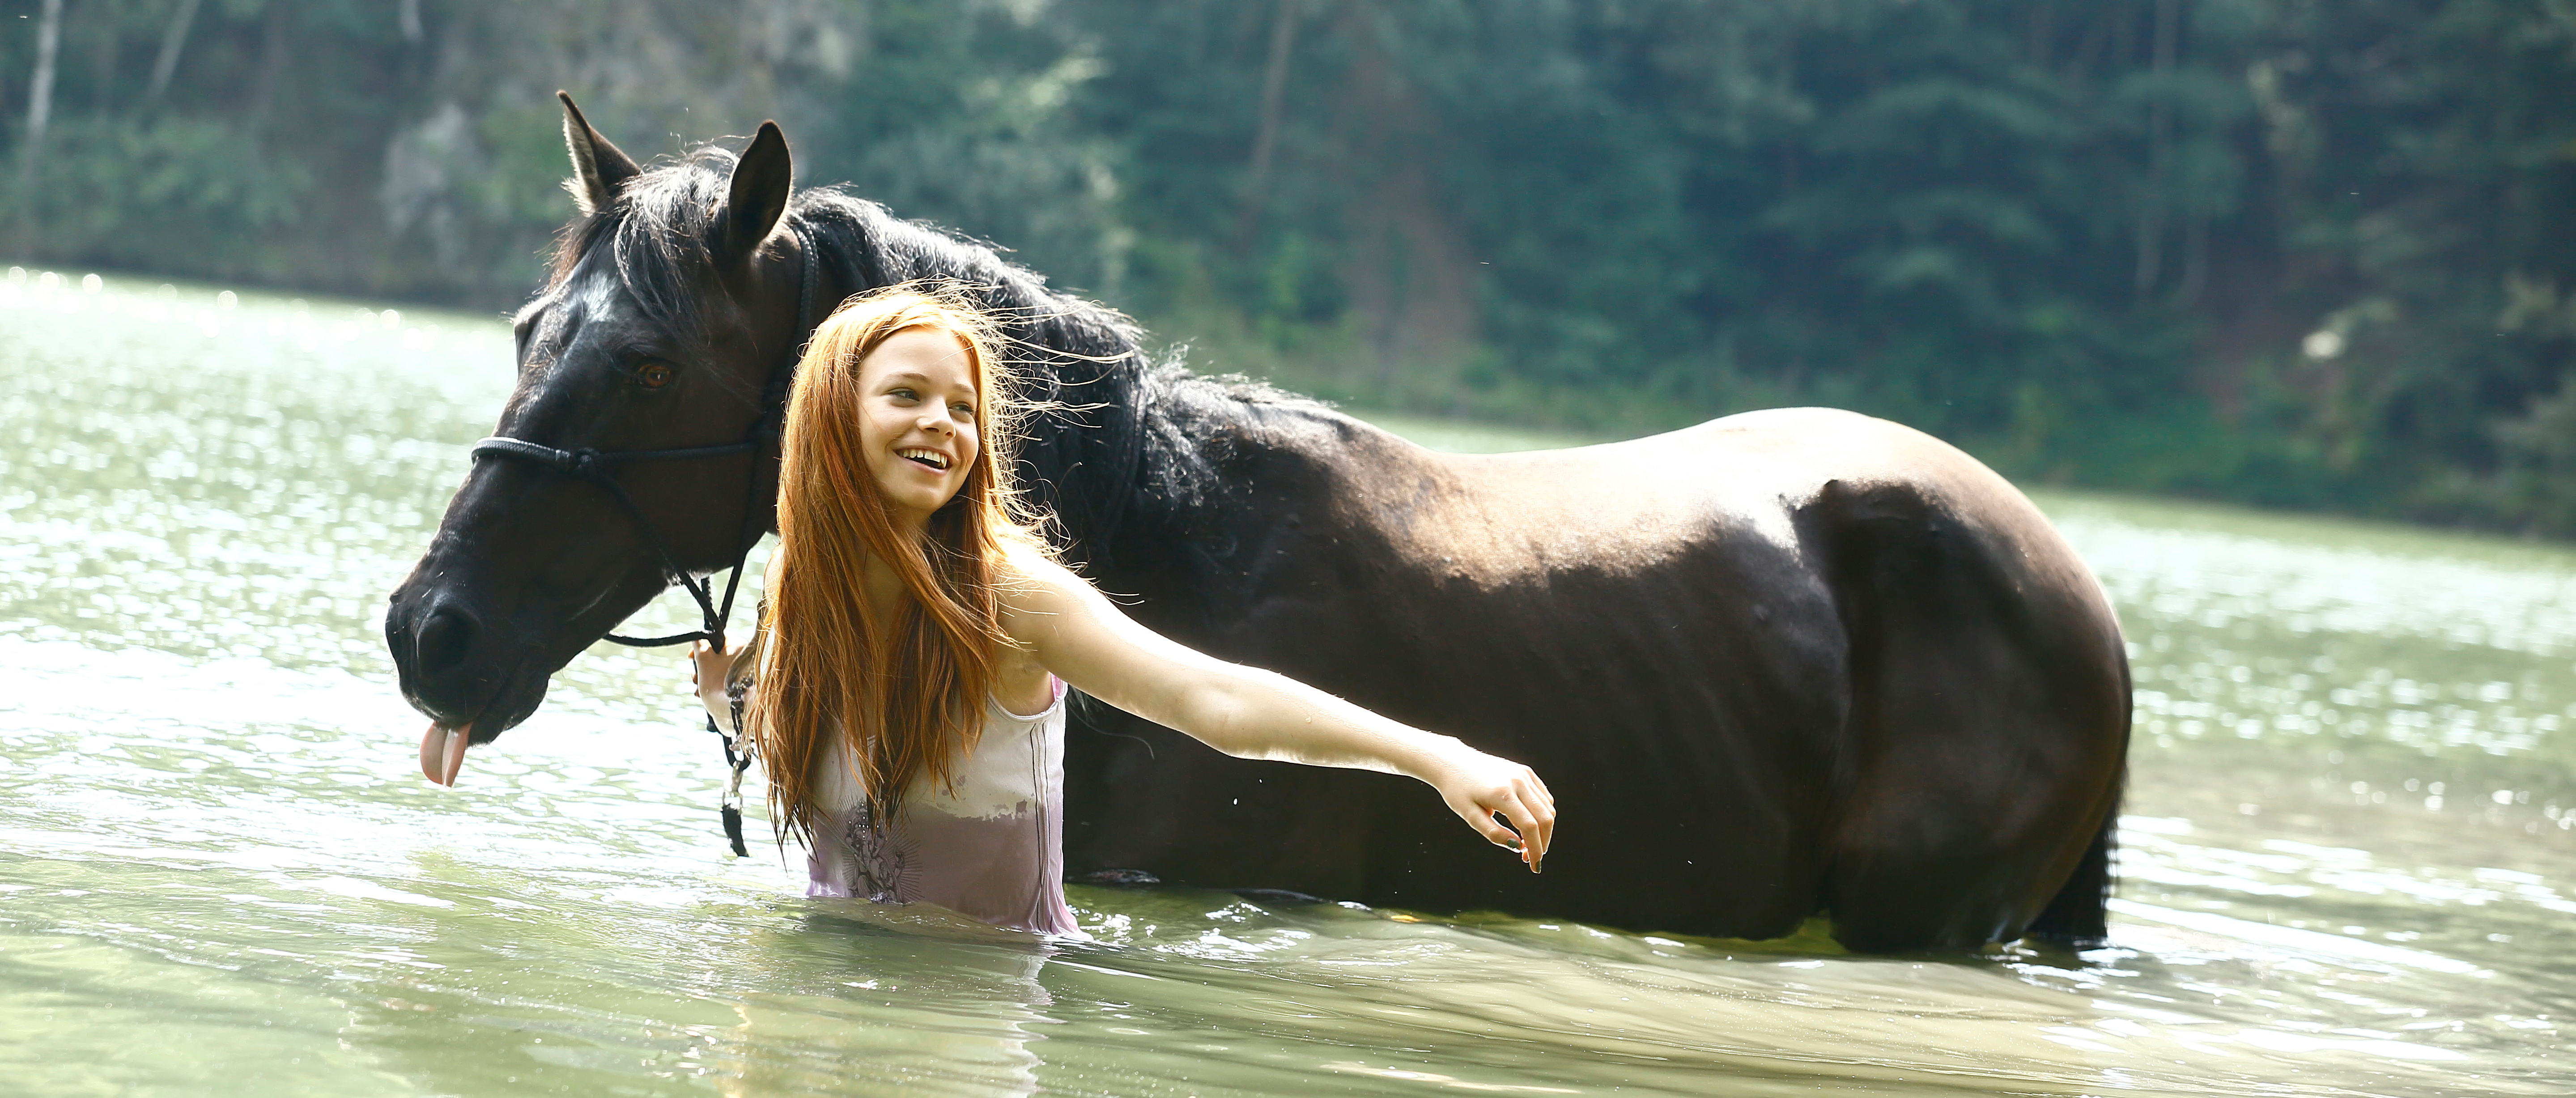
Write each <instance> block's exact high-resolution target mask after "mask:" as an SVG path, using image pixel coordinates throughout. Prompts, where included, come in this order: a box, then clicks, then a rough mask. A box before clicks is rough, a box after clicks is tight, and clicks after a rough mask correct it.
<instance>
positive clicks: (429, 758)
mask: <svg viewBox="0 0 2576 1098" xmlns="http://www.w3.org/2000/svg"><path fill="white" fill-rule="evenodd" d="M473 730H474V726H473V725H471V724H468V725H465V726H464V727H462V728H449V727H447V726H446V725H443V724H440V723H438V722H437V721H431V722H429V731H426V732H423V733H421V734H420V774H421V776H422V777H424V778H428V779H429V780H431V781H433V782H437V783H438V784H440V785H444V786H449V787H454V786H455V785H456V774H457V772H458V771H461V770H463V769H465V734H466V733H468V732H471V731H473Z"/></svg>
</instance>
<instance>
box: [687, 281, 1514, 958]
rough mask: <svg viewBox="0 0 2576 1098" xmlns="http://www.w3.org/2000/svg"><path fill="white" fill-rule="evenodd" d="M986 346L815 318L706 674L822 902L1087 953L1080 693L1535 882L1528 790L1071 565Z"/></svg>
mask: <svg viewBox="0 0 2576 1098" xmlns="http://www.w3.org/2000/svg"><path fill="white" fill-rule="evenodd" d="M997 341H998V336H997V334H996V333H995V332H994V330H993V328H992V326H991V323H990V321H989V320H988V319H987V318H986V317H984V316H983V315H982V314H981V313H980V312H979V311H978V310H977V309H976V308H975V307H974V306H973V305H972V304H970V303H969V302H968V301H967V300H966V299H965V298H964V297H962V296H961V295H960V294H959V292H958V291H956V290H955V289H953V288H943V287H938V286H928V287H925V286H922V285H905V286H897V287H890V288H888V289H885V290H880V291H877V292H874V293H870V294H866V295H862V296H860V297H856V298H853V299H851V300H850V301H849V302H847V303H845V304H844V305H843V306H842V307H841V308H840V309H839V310H837V311H835V312H834V313H833V314H832V316H831V318H830V319H828V320H826V321H824V323H823V325H822V327H821V328H819V329H817V330H816V331H815V333H814V339H813V342H812V343H811V344H809V345H808V347H807V350H806V353H805V357H804V360H803V361H802V362H801V363H799V364H798V367H797V371H796V380H795V386H794V388H793V390H792V391H791V393H790V395H789V398H788V402H787V419H786V424H785V431H784V434H783V437H782V438H781V440H780V444H779V457H780V465H779V488H778V537H779V543H778V549H777V552H776V554H775V555H774V556H772V557H771V558H770V563H769V570H768V578H767V591H768V597H767V600H766V609H765V612H764V620H763V621H762V625H761V632H760V634H759V636H758V638H757V639H756V640H755V641H754V643H753V644H752V645H750V646H748V647H746V648H744V649H742V650H740V651H737V652H735V653H720V652H715V651H711V650H708V649H706V648H704V647H703V645H702V646H701V647H700V648H699V649H698V650H697V651H695V652H693V653H692V656H693V658H694V660H695V662H696V668H695V670H696V671H697V679H698V683H699V694H700V697H701V698H702V699H704V700H705V702H706V703H707V708H708V711H709V712H710V713H712V714H714V715H716V716H717V717H718V719H720V720H726V721H728V722H729V723H730V722H731V721H732V720H733V719H734V715H735V713H736V711H737V710H736V706H735V705H734V704H733V702H732V699H735V698H739V699H741V700H742V701H743V703H744V704H743V705H742V706H741V708H740V710H739V711H740V713H741V714H742V716H743V723H744V724H746V725H748V729H747V731H746V732H745V734H746V735H747V736H748V737H749V739H750V741H751V743H752V744H753V745H754V746H755V748H756V749H757V751H758V752H759V756H760V758H761V759H762V760H763V762H764V764H765V765H766V766H767V768H768V774H769V803H770V808H771V819H772V820H774V821H775V822H776V824H777V826H778V827H779V829H780V830H781V831H782V832H783V833H785V834H790V835H794V836H796V837H798V838H799V839H800V840H802V841H804V842H805V843H806V845H807V846H808V848H809V849H810V850H811V851H812V857H811V859H810V862H809V866H810V869H811V872H812V884H811V885H810V886H809V888H808V889H807V894H808V895H813V896H864V897H867V898H869V899H873V900H878V901H881V902H905V903H909V902H927V903H934V904H938V905H940V906H943V907H947V908H951V909H953V910H956V911H958V912H961V913H963V914H966V915H970V916H973V917H975V918H978V919H982V920H984V921H986V922H990V923H995V924H999V925H1002V926H1008V927H1015V928H1019V929H1022V930H1032V931H1038V932H1041V933H1048V934H1078V933H1080V931H1079V930H1078V929H1077V928H1076V927H1075V925H1074V922H1073V913H1072V912H1071V911H1070V910H1068V909H1067V908H1066V906H1065V902H1064V885H1063V877H1064V864H1063V860H1064V832H1063V820H1062V816H1061V812H1060V809H1061V806H1062V792H1061V786H1062V783H1063V758H1064V695H1065V689H1066V686H1067V684H1070V685H1071V686H1073V687H1075V688H1078V689H1080V690H1082V691H1083V692H1084V693H1086V694H1089V695H1091V696H1092V697H1094V698H1098V699H1100V700H1101V701H1104V702H1107V703H1109V704H1111V705H1114V706H1117V707H1118V708H1120V709H1124V710H1126V711H1128V712H1130V713H1133V714H1136V715H1137V716H1140V717H1143V718H1145V719H1147V720H1150V721H1154V722H1156V723H1158V724H1163V725H1166V726H1169V727H1171V728H1176V729H1179V730H1181V731H1183V732H1186V733H1188V734H1190V735H1191V736H1194V737H1197V738H1198V739H1199V740H1200V741H1202V742H1204V743H1206V744H1207V745H1208V746H1210V747H1214V748H1216V749H1217V750H1219V751H1223V752H1226V753H1227V754H1230V755H1235V756H1239V757H1243V758H1255V759H1277V760H1281V761H1287V762H1302V763H1309V764H1313V765H1319V766H1347V767H1354V768H1359V769H1366V770H1381V771H1388V772H1392V773H1397V774H1408V775H1411V776H1413V777H1415V778H1419V779H1421V780H1422V781H1424V782H1427V783H1429V784H1430V785H1431V786H1432V788H1434V789H1436V790H1438V791H1439V793H1440V796H1441V799H1442V800H1444V801H1446V802H1447V803H1448V805H1449V808H1450V809H1451V810H1452V811H1454V812H1456V813H1457V814H1458V815H1459V817H1460V818H1462V819H1464V820H1466V821H1467V825H1468V826H1469V827H1473V828H1475V829H1476V830H1477V831H1478V832H1479V833H1481V834H1483V835H1484V836H1485V837H1486V838H1488V839H1490V840H1492V841H1493V842H1494V843H1495V844H1496V845H1499V846H1503V847H1506V848H1509V849H1513V850H1517V851H1519V852H1520V855H1521V858H1522V860H1523V861H1524V862H1527V863H1528V864H1529V866H1530V868H1531V869H1532V870H1533V871H1536V870H1537V869H1538V867H1539V863H1540V859H1542V858H1544V857H1545V856H1546V854H1547V845H1548V839H1549V836H1550V834H1551V833H1552V831H1553V829H1554V825H1555V819H1556V809H1555V802H1554V799H1553V798H1551V797H1550V796H1549V795H1548V791H1547V786H1546V785H1545V784H1544V783H1541V782H1540V781H1539V780H1538V775H1536V774H1534V773H1532V772H1531V771H1530V769H1529V768H1528V767H1526V766H1522V765H1520V764H1518V763H1513V762H1508V761H1505V760H1503V759H1499V758H1495V757H1494V756H1491V755H1487V754H1485V753H1484V752H1481V751H1478V750H1476V749H1474V748H1471V747H1468V746H1467V745H1466V744H1464V743H1461V742H1459V741H1458V740H1457V739H1455V738H1453V737H1450V736H1439V735H1433V734H1431V733H1429V732H1424V731H1422V730H1420V729H1416V728H1411V727H1408V726H1406V725H1403V724H1399V723H1397V722H1395V721H1392V720H1388V719H1387V718H1384V717H1381V716H1378V715H1376V714H1374V713H1370V712H1368V711H1366V710H1363V709H1361V708H1359V707H1357V706H1354V705H1351V704H1349V703H1347V702H1344V701H1341V700H1339V699H1337V698H1334V697H1331V696H1330V695H1327V694H1325V693H1323V692H1321V691H1318V690H1315V689H1313V688H1311V687H1307V686H1304V685H1301V684H1299V683H1296V682H1292V681H1290V680H1288V679H1287V678H1285V677H1282V676H1280V675H1276V674H1273V673H1270V672H1267V671H1261V670H1256V669H1253V668H1249V667H1243V666H1239V665H1236V664H1230V663H1226V662H1224V661H1221V660H1217V659H1213V658H1211V657H1208V656H1205V655H1201V654H1200V653H1198V652H1194V651H1192V650H1190V649H1188V648H1185V647H1182V646H1181V645H1179V644H1176V643H1174V642H1172V641H1170V640H1167V639H1165V638H1163V637H1161V636H1159V635H1157V634H1155V633H1153V632H1152V631H1150V630H1147V629H1145V628H1144V627H1142V626H1140V625H1138V624H1136V623H1135V622H1133V621H1130V620H1128V618H1127V616H1126V615H1125V614H1123V613H1120V612H1119V610H1118V608H1117V607H1116V606H1114V605H1112V604H1111V603H1110V602H1109V600H1108V599H1106V598H1103V597H1102V596H1101V594H1100V592H1098V591H1096V590H1094V589H1093V588H1092V587H1091V585H1090V584H1089V583H1087V582H1085V581H1084V580H1083V579H1082V578H1081V577H1079V576H1076V575H1074V574H1073V572H1071V571H1070V570H1068V569H1066V568H1065V567H1064V566H1063V565H1061V564H1059V563H1057V562H1056V560H1055V559H1054V557H1053V556H1052V554H1051V553H1050V552H1049V550H1048V547H1047V545H1046V543H1045V542H1044V541H1043V540H1042V539H1041V537H1040V536H1039V535H1038V533H1037V532H1036V521H1035V519H1034V518H1033V517H1031V516H1028V515H1027V514H1026V513H1025V507H1024V505H1023V504H1022V503H1021V502H1020V499H1019V497H1018V495H1017V494H1016V490H1015V488H1014V486H1013V485H1012V483H1011V481H1010V473H1009V470H1010V469H1012V467H1013V463H1012V460H1011V455H1010V453H1009V452H1008V446H1009V444H1010V442H1011V440H1012V439H1013V438H1015V437H1016V436H1015V435H1014V433H1013V427H1014V423H1013V421H1014V420H1015V419H1016V418H1017V417H1018V415H1019V414H1021V413H1022V412H1024V411H1025V409H1021V408H1016V407H1012V406H1011V405H1010V403H1009V401H1008V394H1010V393H1012V392H1015V391H1017V389H1016V387H1015V386H1014V385H1013V384H1012V383H1011V378H1010V377H1009V376H1008V375H1007V374H1006V370H1007V369H1008V366H1007V365H1006V363H1005V362H1004V361H1003V360H1002V359H1000V358H999V357H998V356H997V355H996V354H995V353H994V351H995V348H996V344H997ZM746 680H748V685H747V686H746ZM728 695H730V697H729V696H728ZM746 695H747V696H746ZM1498 814H1499V815H1501V816H1502V817H1504V818H1505V819H1507V820H1509V821H1510V823H1511V830H1507V829H1505V828H1504V827H1503V826H1501V825H1499V824H1497V823H1496V822H1495V821H1494V817H1495V816H1496V815H1498ZM1515 832H1517V833H1515Z"/></svg>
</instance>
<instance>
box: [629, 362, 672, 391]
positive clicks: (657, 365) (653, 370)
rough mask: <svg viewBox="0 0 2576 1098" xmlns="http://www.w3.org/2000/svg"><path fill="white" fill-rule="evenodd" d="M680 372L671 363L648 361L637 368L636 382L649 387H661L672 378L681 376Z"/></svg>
mask: <svg viewBox="0 0 2576 1098" xmlns="http://www.w3.org/2000/svg"><path fill="white" fill-rule="evenodd" d="M679 373H680V372H679V371H678V370H674V369H672V368H671V364H670V363H667V362H647V363H645V364H643V365H641V366H638V367H636V368H635V383H636V384H637V385H641V386H643V387H645V388H647V389H659V388H661V387H663V386H665V385H668V384H670V383H671V379H672V378H674V377H677V376H679Z"/></svg>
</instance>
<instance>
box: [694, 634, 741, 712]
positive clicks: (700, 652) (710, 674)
mask: <svg viewBox="0 0 2576 1098" xmlns="http://www.w3.org/2000/svg"><path fill="white" fill-rule="evenodd" d="M732 667H733V653H731V652H719V651H716V650H715V648H713V647H712V646H710V645H708V644H707V642H705V641H703V640H701V641H697V642H694V643H692V644H690V645H689V682H690V683H691V684H693V685H695V686H696V687H697V688H698V700H699V701H701V702H704V703H706V707H707V712H710V713H715V712H721V711H722V710H723V709H725V708H729V707H730V706H731V704H732V703H730V702H728V701H726V700H725V672H726V671H728V670H731V669H732Z"/></svg>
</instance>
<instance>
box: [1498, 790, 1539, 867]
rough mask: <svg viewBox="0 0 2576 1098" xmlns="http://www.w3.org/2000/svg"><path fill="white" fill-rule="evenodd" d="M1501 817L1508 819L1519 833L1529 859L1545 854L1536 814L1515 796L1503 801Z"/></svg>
mask: <svg viewBox="0 0 2576 1098" xmlns="http://www.w3.org/2000/svg"><path fill="white" fill-rule="evenodd" d="M1503 818H1504V819H1507V820H1510V821H1511V824H1512V830H1514V831H1518V832H1520V833H1521V844H1522V845H1523V846H1525V847H1527V848H1528V854H1529V860H1531V861H1537V860H1538V859H1540V858H1544V857H1546V856H1547V840H1546V838H1545V837H1544V836H1545V834H1546V833H1545V832H1543V831H1541V830H1540V829H1539V824H1538V815H1537V814H1536V813H1534V812H1531V811H1530V808H1529V805H1527V804H1524V803H1522V801H1521V799H1520V798H1519V797H1517V796H1515V797H1513V798H1511V799H1510V800H1507V801H1505V802H1503Z"/></svg>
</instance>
